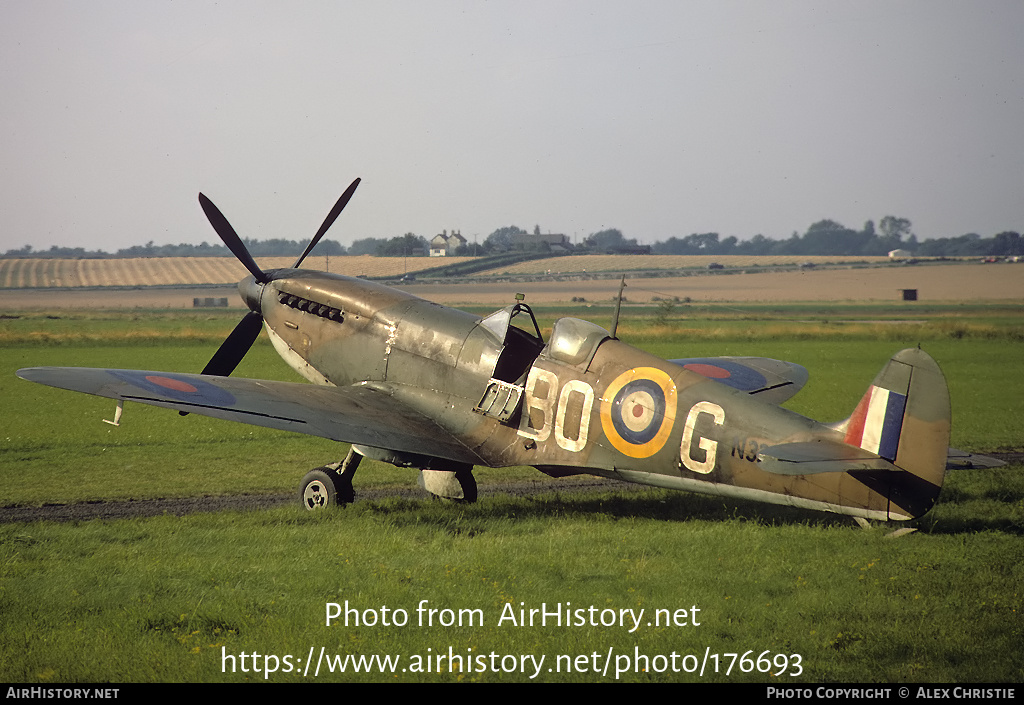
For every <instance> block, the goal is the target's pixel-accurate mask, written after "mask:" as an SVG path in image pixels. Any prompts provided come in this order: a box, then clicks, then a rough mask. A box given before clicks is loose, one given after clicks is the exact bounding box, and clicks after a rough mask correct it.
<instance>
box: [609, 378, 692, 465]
mask: <svg viewBox="0 0 1024 705" xmlns="http://www.w3.org/2000/svg"><path fill="white" fill-rule="evenodd" d="M675 419H676V384H675V382H673V381H672V378H671V377H669V376H668V374H666V373H665V372H663V371H661V370H659V369H657V368H655V367H637V368H634V369H632V370H628V371H626V372H623V373H622V374H621V375H619V376H618V377H616V378H615V380H614V381H613V382H612V383H611V384H609V385H608V388H607V389H605V392H604V394H603V395H602V397H601V426H602V428H603V429H604V435H605V436H606V437H607V438H608V440H609V441H611V444H612V446H614V447H615V449H616V450H618V451H619V452H620V453H622V454H623V455H628V456H629V457H631V458H649V457H651V456H652V455H654V454H655V453H657V452H658V451H659V450H661V448H662V447H663V446H664V445H665V441H667V440H668V437H669V434H670V433H672V425H673V423H674V422H675Z"/></svg>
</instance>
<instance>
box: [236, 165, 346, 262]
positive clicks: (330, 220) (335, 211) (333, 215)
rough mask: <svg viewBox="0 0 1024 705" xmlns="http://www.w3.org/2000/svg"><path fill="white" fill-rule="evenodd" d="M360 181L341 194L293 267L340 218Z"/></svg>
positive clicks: (304, 257)
mask: <svg viewBox="0 0 1024 705" xmlns="http://www.w3.org/2000/svg"><path fill="white" fill-rule="evenodd" d="M360 181H362V179H356V180H355V181H353V182H352V183H351V184H350V185H349V187H348V188H347V189H345V193H343V194H341V198H339V199H338V202H337V203H335V204H334V208H332V209H331V212H330V213H328V214H327V218H326V219H325V220H324V223H323V225H321V226H320V229H319V230H317V231H316V235H314V236H313V239H312V240H310V241H309V244H308V245H306V249H305V251H304V252H303V253H302V254H301V255H299V258H298V259H297V260H295V264H293V265H292V269H298V268H299V265H300V264H302V260H304V259H306V255H308V254H309V253H310V252H311V251H312V250H313V248H314V247H316V244H317V243H318V242H320V238H322V237H323V236H324V233H326V232H327V231H328V230H329V229H330V227H331V226H332V225H334V221H335V220H337V219H338V216H339V215H341V212H342V211H343V210H345V206H347V205H348V202H349V201H350V200H351V199H352V194H354V193H355V192H356V186H358V185H359V182H360ZM222 217H223V216H222ZM225 222H226V221H225ZM229 227H230V226H229ZM232 251H233V250H232ZM250 271H251V270H250ZM257 279H259V277H257Z"/></svg>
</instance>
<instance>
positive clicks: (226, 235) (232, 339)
mask: <svg viewBox="0 0 1024 705" xmlns="http://www.w3.org/2000/svg"><path fill="white" fill-rule="evenodd" d="M359 181H360V180H359V179H356V180H355V181H353V182H352V183H351V185H350V186H349V187H348V188H347V189H345V193H343V194H341V198H339V199H338V202H337V203H335V204H334V207H333V208H331V212H330V213H328V214H327V218H325V219H324V222H323V225H321V226H320V229H319V230H317V232H316V235H314V236H313V239H312V240H310V241H309V244H308V245H307V246H306V249H305V250H304V251H303V253H302V254H301V255H299V258H298V259H297V260H295V264H294V265H293V266H292V268H293V269H298V267H299V265H300V264H302V261H303V260H304V259H306V255H308V254H309V253H310V252H311V251H312V249H313V248H314V247H316V245H317V243H318V242H320V238H322V237H323V236H324V233H326V232H327V231H328V229H330V227H331V226H332V225H333V224H334V221H335V220H337V219H338V216H339V215H341V211H342V210H344V209H345V206H347V205H348V202H349V200H351V198H352V194H354V193H355V191H356V187H357V186H359ZM199 205H201V206H202V207H203V212H204V213H206V218H207V219H208V220H209V221H210V225H212V226H213V229H214V230H216V231H217V235H219V236H220V239H221V240H222V241H223V242H224V245H225V246H226V247H227V248H228V249H229V250H231V253H232V254H233V255H234V256H235V257H237V258H238V261H239V262H241V263H242V264H243V265H244V266H245V268H246V269H248V270H249V273H250V274H252V276H253V278H254V279H255V280H256V282H257V284H267V283H269V282H271V281H273V277H272V276H271V275H270V274H268V273H266V272H264V271H263V270H262V269H260V268H259V265H257V264H256V260H254V259H253V258H252V255H250V254H249V250H247V249H246V247H245V244H244V243H243V242H242V238H240V237H238V233H236V232H235V229H234V228H232V227H231V223H229V222H228V219H227V218H225V217H224V214H223V213H221V212H220V209H218V208H217V206H215V205H213V201H211V200H210V199H209V198H207V197H206V196H204V195H203V194H199ZM249 305H250V307H252V306H254V305H255V306H258V302H257V303H256V304H254V303H253V302H249ZM262 329H263V314H262V313H261V312H260V311H259V310H258V308H253V310H252V311H249V313H247V314H245V317H244V318H243V319H242V320H241V321H240V322H239V323H238V325H237V326H235V329H234V330H233V331H231V334H230V335H229V336H228V337H227V339H226V340H225V341H224V342H223V343H222V344H221V346H220V348H219V349H218V350H217V352H216V353H214V356H213V358H211V359H210V362H209V363H207V365H206V367H205V368H203V374H204V375H217V376H219V377H227V376H228V375H230V374H231V373H232V372H233V371H234V369H235V368H236V367H238V363H240V362H241V361H242V358H243V357H245V354H246V353H247V352H249V348H251V347H252V345H253V343H255V342H256V338H258V337H259V335H260V331H261V330H262Z"/></svg>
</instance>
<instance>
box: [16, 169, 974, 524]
mask: <svg viewBox="0 0 1024 705" xmlns="http://www.w3.org/2000/svg"><path fill="white" fill-rule="evenodd" d="M358 184H359V180H358V179H356V181H354V182H353V183H352V185H351V186H349V188H348V189H347V190H346V191H345V193H344V194H342V196H341V198H340V199H339V200H338V202H337V203H336V204H335V206H334V208H333V209H332V210H331V212H330V214H329V215H328V216H327V219H326V220H325V221H324V223H323V225H322V226H321V228H320V230H319V231H318V232H317V234H316V235H315V237H314V238H313V239H312V241H311V242H310V244H309V246H308V247H307V248H306V250H305V252H303V253H302V255H301V256H300V257H299V258H298V260H297V261H296V262H295V265H294V266H293V267H292V268H290V269H274V270H269V271H263V270H262V269H260V268H259V266H257V264H256V262H255V261H254V260H253V259H252V257H251V256H250V255H249V253H248V251H247V250H246V248H245V246H244V244H243V243H242V241H241V239H240V238H239V236H238V235H237V234H236V233H235V231H234V230H233V229H232V227H231V225H230V224H229V223H228V221H227V219H226V218H225V217H224V216H223V215H222V214H221V212H220V211H219V210H218V209H217V207H216V206H214V205H213V203H212V202H210V200H209V199H207V198H206V197H205V196H203V195H202V194H200V196H199V201H200V204H201V206H202V208H203V210H204V211H205V213H206V215H207V218H208V219H209V221H210V223H211V224H212V225H213V228H214V229H215V230H216V231H217V233H218V235H219V236H220V237H221V239H222V240H223V241H224V243H225V244H226V245H227V246H228V248H229V249H230V250H231V251H232V252H233V253H234V254H235V256H236V257H237V258H238V259H239V260H240V261H241V262H242V264H244V265H245V267H246V269H248V270H249V272H250V273H251V276H248V277H246V278H245V279H244V280H242V281H241V282H240V283H239V290H240V292H241V295H242V298H243V299H244V300H245V302H246V304H247V305H248V307H249V309H250V311H249V313H247V314H246V316H245V317H244V318H243V319H242V321H241V322H240V323H239V324H238V326H237V327H236V328H235V330H234V331H233V332H232V333H231V335H230V336H229V337H228V338H227V340H225V342H224V343H223V345H222V346H221V347H220V349H219V350H218V351H217V352H216V354H215V355H214V356H213V358H212V359H211V361H210V363H209V364H208V365H207V366H206V368H205V369H204V370H203V372H202V374H198V375H196V374H182V373H177V372H147V371H138V370H114V369H86V368H66V367H61V368H29V369H23V370H20V371H19V372H18V375H19V376H20V377H22V378H24V379H27V380H30V381H33V382H40V383H42V384H47V385H50V386H54V387H60V388H63V389H70V390H74V391H79V392H86V393H89V394H95V395H99V396H103V397H109V398H112V399H116V400H118V404H119V407H120V405H121V404H123V403H124V402H126V401H132V402H140V403H143V404H151V405H154V406H160V407H166V408H170V409H176V410H178V411H180V412H181V413H182V414H188V413H194V414H202V415H206V416H212V417H216V418H222V419H230V420H234V421H240V422H242V423H248V424H255V425H258V426H266V427H270V428H277V429H283V430H287V431H298V432H300V433H306V434H310V435H314V436H322V437H324V438H330V439H333V440H336V441H341V442H346V443H350V444H352V446H351V450H350V451H349V453H348V455H347V456H346V458H345V459H344V461H342V462H340V463H332V464H330V465H325V466H324V467H322V468H318V469H316V470H313V471H311V472H309V473H308V474H307V475H306V476H305V478H304V479H303V481H302V483H301V485H300V489H299V494H300V497H301V500H302V502H303V504H304V506H306V507H307V508H309V509H320V508H323V507H329V506H332V505H335V504H344V503H347V502H351V501H352V500H353V497H354V493H353V488H352V477H353V474H354V473H355V470H356V467H357V466H358V464H359V460H360V459H361V458H362V457H369V458H374V459H377V460H382V461H385V462H389V463H392V464H394V465H397V466H402V467H412V468H418V469H419V470H420V484H421V485H422V486H423V487H424V488H425V489H427V490H428V491H429V492H431V493H433V494H435V495H439V496H442V497H447V498H450V499H457V500H463V501H473V500H475V499H476V496H477V488H476V482H475V480H474V478H473V474H472V470H473V466H475V465H481V466H489V467H509V466H517V465H528V466H533V467H535V468H537V469H538V470H540V471H542V472H545V473H548V474H550V475H553V476H556V477H557V476H565V475H573V474H581V473H586V474H592V475H599V476H603V477H609V478H615V479H619V480H626V481H629V482H636V483H641V484H646V485H654V486H657V487H666V488H672V489H679V490H687V491H692V492H701V493H708V494H715V495H722V496H729V497H739V498H747V499H754V500H759V501H764V502H772V503H777V504H786V505H794V506H798V507H805V508H812V509H818V510H825V511H830V512H837V513H840V514H846V515H851V516H854V517H861V518H864V519H880V520H908V519H913V518H915V517H919V516H921V515H922V514H924V513H925V512H927V511H928V510H929V509H930V508H931V507H932V505H933V504H934V503H935V500H936V498H937V497H938V494H939V489H940V487H941V485H942V481H943V478H944V475H945V472H946V469H947V464H949V465H950V466H970V465H972V464H988V463H987V462H986V460H987V459H983V458H978V457H976V456H970V455H969V454H967V453H963V452H961V451H955V450H952V449H949V448H948V444H949V435H950V405H949V395H948V392H947V389H946V382H945V379H944V378H943V375H942V372H941V371H940V370H939V368H938V366H937V365H936V363H935V362H934V361H933V360H932V358H931V357H929V356H928V355H927V354H926V353H924V352H923V351H921V350H919V349H916V348H915V349H907V350H902V351H900V352H898V353H896V354H895V355H894V356H893V357H892V359H891V360H889V362H888V363H887V364H886V365H885V366H884V368H883V369H882V371H881V372H880V373H879V374H878V376H877V377H876V378H875V380H874V382H872V383H871V385H870V386H869V387H868V388H867V391H866V393H865V394H864V397H863V398H862V399H861V401H860V403H859V404H858V405H857V406H856V408H855V409H854V410H853V412H852V414H851V415H850V417H849V418H848V419H846V420H845V421H842V422H839V423H834V424H824V423H819V422H817V421H813V420H811V419H808V418H805V417H803V416H800V415H798V414H796V413H794V412H791V411H788V410H786V409H784V408H782V407H780V406H779V404H781V403H782V402H784V401H785V400H787V399H789V398H790V397H791V396H793V394H795V393H796V392H797V391H799V390H800V389H801V387H802V386H803V385H804V383H805V382H806V381H807V377H808V375H807V371H806V370H805V369H804V368H803V367H801V366H799V365H796V364H793V363H788V362H782V361H779V360H769V359H765V358H750V357H748V358H722V357H719V358H687V359H679V360H663V359H661V358H658V357H656V356H653V355H650V354H648V353H646V352H644V351H642V350H639V349H637V348H634V347H632V346H630V345H627V344H626V343H624V342H622V341H620V340H618V339H617V338H616V337H614V336H613V335H612V334H611V333H609V332H608V331H607V330H605V329H604V328H601V327H600V326H597V325H594V324H593V323H589V322H587V321H583V320H580V319H576V318H561V319H559V320H557V321H556V322H555V323H554V326H553V328H552V330H551V333H550V335H549V337H548V339H547V340H544V339H543V337H542V334H541V330H540V328H539V326H538V325H537V321H536V318H535V317H534V314H533V312H532V311H531V309H530V307H529V306H528V305H526V304H525V303H522V302H517V303H515V304H513V305H510V306H508V307H506V308H503V309H501V310H499V311H496V312H495V313H493V314H491V315H489V316H487V317H485V318H480V317H478V316H476V315H472V314H470V313H466V312H463V311H459V310H455V309H451V308H446V307H444V306H440V305H438V304H435V303H431V302H429V301H425V300H423V299H420V298H417V297H415V296H412V295H411V294H408V293H406V292H403V291H400V290H398V289H395V288H391V287H388V286H385V285H382V284H379V283H375V282H372V281H368V280H364V279H358V278H352V277H347V276H342V275H338V274H330V273H324V272H318V271H311V270H306V269H300V268H299V267H300V265H301V264H302V261H303V259H304V258H305V257H306V255H307V254H308V253H309V252H310V250H312V249H313V247H314V246H315V245H316V243H317V242H318V241H319V240H320V238H321V237H322V236H323V235H324V233H325V232H326V231H327V229H328V228H329V227H330V226H331V225H332V224H333V222H334V221H335V219H336V218H337V217H338V215H339V214H340V212H341V211H342V209H343V208H344V207H345V205H346V204H347V203H348V201H349V199H350V198H351V197H352V194H353V193H354V192H355V189H356V187H357V186H358ZM264 327H265V328H266V331H267V334H268V335H269V337H270V340H271V342H272V343H273V345H274V347H275V349H276V350H277V352H278V353H279V354H280V355H281V357H282V358H283V359H284V360H285V361H286V362H287V363H288V364H289V365H290V366H291V367H292V368H294V369H295V370H296V371H297V372H298V373H299V374H301V375H302V376H303V377H304V378H306V379H307V380H309V381H310V382H312V383H313V384H303V383H289V382H278V381H263V380H252V379H238V378H232V377H230V376H229V375H230V374H231V372H232V371H233V370H234V369H235V367H236V366H237V364H238V363H239V362H240V361H241V359H242V357H243V356H244V355H245V353H246V352H247V351H248V350H249V348H250V347H251V346H252V344H253V343H254V341H255V340H256V338H257V337H258V336H259V334H260V331H261V330H263V328H264Z"/></svg>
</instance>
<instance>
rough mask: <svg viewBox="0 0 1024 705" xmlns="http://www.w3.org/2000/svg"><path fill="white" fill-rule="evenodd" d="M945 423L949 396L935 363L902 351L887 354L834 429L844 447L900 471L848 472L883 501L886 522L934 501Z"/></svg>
mask: <svg viewBox="0 0 1024 705" xmlns="http://www.w3.org/2000/svg"><path fill="white" fill-rule="evenodd" d="M950 418H951V413H950V405H949V391H948V389H947V387H946V379H945V377H944V376H943V374H942V371H941V370H940V369H939V366H938V364H936V362H935V360H933V359H932V357H931V356H930V355H928V354H927V353H926V352H924V351H923V350H921V349H919V348H908V349H906V350H901V351H900V352H898V353H896V354H895V355H893V357H892V359H890V360H889V362H888V364H886V366H885V367H884V368H883V369H882V371H881V372H880V373H879V374H878V376H877V377H875V380H874V382H872V384H871V386H870V387H869V388H868V390H867V392H866V393H865V394H864V396H863V398H862V399H861V400H860V403H858V404H857V408H856V409H855V410H854V412H853V415H852V416H850V418H849V419H847V420H846V421H845V422H844V423H843V424H842V425H841V426H840V427H839V430H840V431H842V432H843V433H844V442H845V443H847V444H849V445H853V446H857V447H859V448H863V449H864V450H867V451H869V452H871V453H875V454H877V455H879V456H881V457H882V458H884V459H886V460H888V461H890V462H892V463H893V464H894V465H896V467H898V468H899V469H900V471H901V472H894V471H873V470H854V471H851V474H852V475H854V477H856V478H857V479H858V480H860V481H861V482H863V483H864V484H866V485H868V486H869V487H870V488H871V489H872V490H874V491H876V492H879V493H880V494H884V495H886V496H887V497H888V498H889V509H888V514H889V518H890V519H898V520H906V519H913V518H916V517H919V516H921V515H923V514H924V513H925V512H927V511H928V510H929V509H931V508H932V506H933V505H934V504H935V500H936V499H938V496H939V491H940V490H941V488H942V482H943V480H944V479H945V475H946V457H947V453H948V448H949V435H950V427H951V423H950Z"/></svg>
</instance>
